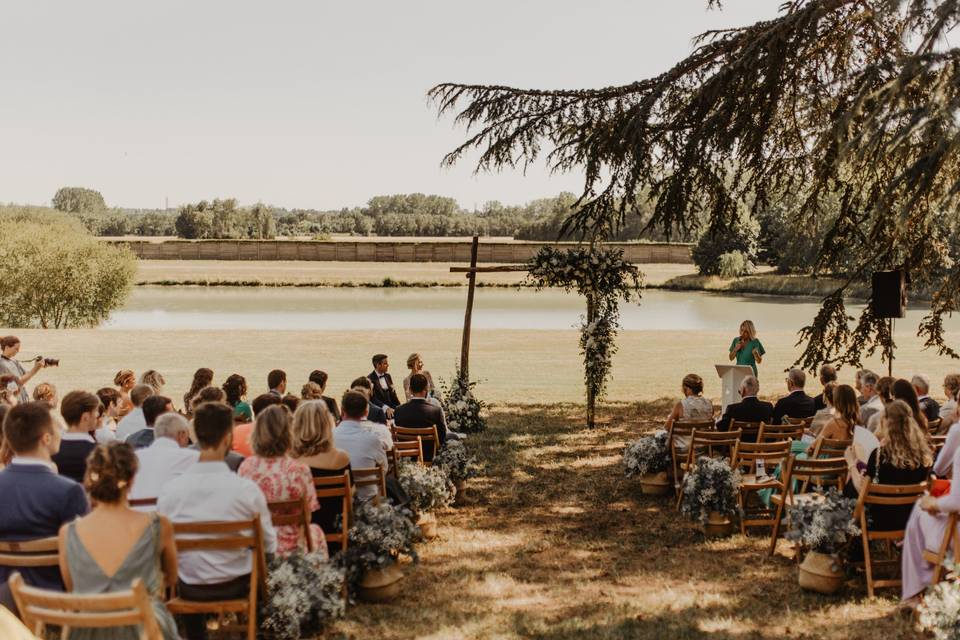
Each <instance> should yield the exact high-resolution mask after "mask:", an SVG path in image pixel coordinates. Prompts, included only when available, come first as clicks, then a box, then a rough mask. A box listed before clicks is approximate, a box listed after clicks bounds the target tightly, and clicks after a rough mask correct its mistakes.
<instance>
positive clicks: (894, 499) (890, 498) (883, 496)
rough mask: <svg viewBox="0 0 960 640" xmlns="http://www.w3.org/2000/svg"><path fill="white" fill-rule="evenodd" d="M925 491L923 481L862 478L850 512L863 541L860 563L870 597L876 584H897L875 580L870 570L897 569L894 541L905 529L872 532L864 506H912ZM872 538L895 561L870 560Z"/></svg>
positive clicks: (886, 579) (881, 585) (896, 579)
mask: <svg viewBox="0 0 960 640" xmlns="http://www.w3.org/2000/svg"><path fill="white" fill-rule="evenodd" d="M926 490H927V483H926V482H921V483H918V484H875V483H873V482H872V481H871V479H870V478H869V477H866V478H864V483H863V488H862V489H861V490H860V499H859V500H858V501H857V509H856V511H855V512H854V514H853V516H854V518H857V519H858V520H859V524H860V540H861V542H862V543H863V566H864V570H865V571H866V574H867V595H868V596H869V597H871V598H872V597H873V592H874V590H876V589H877V588H878V587H899V586H900V584H901V582H902V581H901V580H900V578H885V579H879V580H878V579H875V578H874V577H873V573H874V570H875V568H876V567H878V566H881V565H882V566H886V567H892V568H899V566H900V558H899V553H895V552H894V549H895V545H894V543H896V542H899V541H901V540H903V536H904V534H905V529H897V530H895V531H872V530H871V529H870V526H869V514H868V513H867V512H868V511H869V509H868V507H870V506H876V505H884V506H897V505H912V504H913V503H915V502H916V501H917V500H919V499H920V497H921V496H923V494H924V493H925V492H926ZM873 540H883V541H885V542H886V543H887V551H888V552H889V553H890V554H891V555H897V556H898V557H897V558H896V559H895V560H883V561H877V562H874V559H873V557H872V556H871V554H870V542H871V541H873Z"/></svg>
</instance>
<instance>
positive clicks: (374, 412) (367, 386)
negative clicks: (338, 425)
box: [341, 378, 387, 424]
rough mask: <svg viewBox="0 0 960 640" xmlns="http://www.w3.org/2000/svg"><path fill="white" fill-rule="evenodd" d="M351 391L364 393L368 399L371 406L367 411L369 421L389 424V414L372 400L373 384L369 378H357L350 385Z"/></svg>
mask: <svg viewBox="0 0 960 640" xmlns="http://www.w3.org/2000/svg"><path fill="white" fill-rule="evenodd" d="M350 389H351V390H353V391H357V392H359V393H362V394H363V395H364V396H365V397H366V398H367V403H368V404H369V405H370V407H369V410H368V411H367V420H369V421H370V422H376V423H378V424H387V412H386V411H384V410H383V408H382V407H379V406H377V405H375V404H374V403H373V402H372V401H371V400H370V399H371V398H372V397H373V383H372V382H370V379H369V378H357V379H356V380H354V381H353V382H352V383H350ZM342 418H343V416H342V415H341V419H342Z"/></svg>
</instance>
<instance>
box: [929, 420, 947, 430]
mask: <svg viewBox="0 0 960 640" xmlns="http://www.w3.org/2000/svg"><path fill="white" fill-rule="evenodd" d="M942 424H943V418H934V419H933V420H928V421H927V429H928V430H929V431H930V433H937V432H938V431H940V426H941V425H942Z"/></svg>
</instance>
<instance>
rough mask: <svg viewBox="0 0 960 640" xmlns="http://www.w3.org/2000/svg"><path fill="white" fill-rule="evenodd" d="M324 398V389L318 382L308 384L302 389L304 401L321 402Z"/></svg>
mask: <svg viewBox="0 0 960 640" xmlns="http://www.w3.org/2000/svg"><path fill="white" fill-rule="evenodd" d="M321 396H323V389H321V388H320V385H318V384H317V383H316V382H308V383H307V384H305V385H303V387H302V388H301V389H300V398H301V399H302V400H319V399H320V398H321Z"/></svg>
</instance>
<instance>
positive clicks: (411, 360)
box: [403, 353, 436, 402]
mask: <svg viewBox="0 0 960 640" xmlns="http://www.w3.org/2000/svg"><path fill="white" fill-rule="evenodd" d="M407 369H409V370H410V373H409V375H407V377H406V378H404V379H403V395H404V396H406V401H407V402H410V398H412V397H413V394H412V393H411V392H410V378H412V377H413V374H415V373H419V374H420V375H422V376H424V377H426V379H427V399H430V398H433V397H434V394H435V393H436V388H435V387H434V386H433V376H431V375H430V372H429V371H426V370H425V369H424V368H423V356H421V355H420V354H419V353H411V354H410V356H409V357H407Z"/></svg>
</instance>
